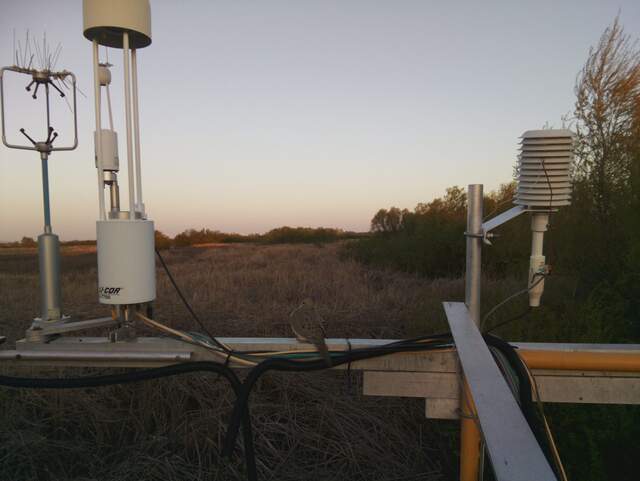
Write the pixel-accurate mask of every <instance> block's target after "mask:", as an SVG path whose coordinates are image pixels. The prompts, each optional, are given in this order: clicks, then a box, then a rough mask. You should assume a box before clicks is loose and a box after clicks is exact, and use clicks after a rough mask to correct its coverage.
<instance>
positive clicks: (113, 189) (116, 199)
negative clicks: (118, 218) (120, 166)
mask: <svg viewBox="0 0 640 481" xmlns="http://www.w3.org/2000/svg"><path fill="white" fill-rule="evenodd" d="M109 199H110V201H111V212H117V211H119V210H120V189H119V188H118V181H117V180H112V181H111V185H109Z"/></svg>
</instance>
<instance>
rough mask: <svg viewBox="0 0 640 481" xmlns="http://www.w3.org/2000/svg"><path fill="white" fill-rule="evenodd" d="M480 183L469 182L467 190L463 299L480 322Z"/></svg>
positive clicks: (473, 316) (476, 320)
mask: <svg viewBox="0 0 640 481" xmlns="http://www.w3.org/2000/svg"><path fill="white" fill-rule="evenodd" d="M482 200H483V196H482V184H470V185H469V187H468V190H467V231H466V236H467V270H466V275H465V299H464V302H465V304H466V305H467V308H468V309H469V313H470V314H471V318H472V319H473V322H475V323H476V325H479V324H480V293H481V284H482V215H483V214H482Z"/></svg>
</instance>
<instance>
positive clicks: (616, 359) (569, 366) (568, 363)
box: [518, 349, 640, 372]
mask: <svg viewBox="0 0 640 481" xmlns="http://www.w3.org/2000/svg"><path fill="white" fill-rule="evenodd" d="M518 354H520V357H521V358H522V360H523V361H524V362H525V363H526V364H527V366H528V367H529V369H554V370H564V371H616V372H640V354H635V353H620V352H594V351H569V352H567V351H553V350H537V349H536V350H534V349H531V350H527V349H518Z"/></svg>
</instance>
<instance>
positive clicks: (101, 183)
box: [74, 40, 107, 220]
mask: <svg viewBox="0 0 640 481" xmlns="http://www.w3.org/2000/svg"><path fill="white" fill-rule="evenodd" d="M99 62H100V57H99V54H98V41H97V40H94V41H93V94H94V97H95V109H96V142H98V145H96V156H97V157H98V159H97V160H98V162H97V163H98V205H99V209H100V212H99V218H100V220H105V219H106V218H107V214H106V212H105V209H104V179H103V177H102V124H101V122H100V114H101V112H100V76H99V73H98V68H99V65H98V64H99ZM74 110H75V109H74Z"/></svg>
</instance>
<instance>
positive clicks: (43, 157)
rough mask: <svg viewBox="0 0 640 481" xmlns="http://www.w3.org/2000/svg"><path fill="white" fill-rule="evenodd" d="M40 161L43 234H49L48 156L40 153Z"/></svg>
mask: <svg viewBox="0 0 640 481" xmlns="http://www.w3.org/2000/svg"><path fill="white" fill-rule="evenodd" d="M40 159H41V161H42V206H43V209H44V232H45V233H46V234H50V233H51V208H50V206H49V154H47V153H46V152H40Z"/></svg>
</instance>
